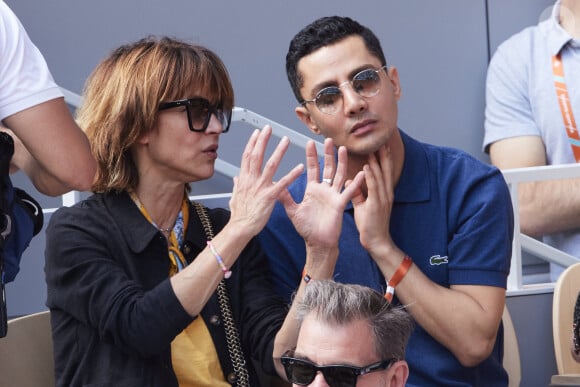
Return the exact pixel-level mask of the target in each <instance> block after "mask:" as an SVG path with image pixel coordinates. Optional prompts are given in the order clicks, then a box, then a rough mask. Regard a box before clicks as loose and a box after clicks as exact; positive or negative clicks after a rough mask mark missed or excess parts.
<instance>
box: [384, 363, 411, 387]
mask: <svg viewBox="0 0 580 387" xmlns="http://www.w3.org/2000/svg"><path fill="white" fill-rule="evenodd" d="M388 374H389V375H390V377H389V382H388V383H387V385H388V386H389V387H405V384H406V383H407V379H408V378H409V365H408V364H407V362H406V361H405V360H399V361H398V362H396V363H395V364H393V365H392V366H391V369H389V373H388Z"/></svg>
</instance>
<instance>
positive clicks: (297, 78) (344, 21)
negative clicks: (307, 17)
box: [286, 16, 387, 103]
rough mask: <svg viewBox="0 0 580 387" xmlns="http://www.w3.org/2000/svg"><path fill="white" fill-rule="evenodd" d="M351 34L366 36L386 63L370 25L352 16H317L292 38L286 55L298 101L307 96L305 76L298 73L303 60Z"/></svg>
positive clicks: (289, 79) (293, 89)
mask: <svg viewBox="0 0 580 387" xmlns="http://www.w3.org/2000/svg"><path fill="white" fill-rule="evenodd" d="M352 35H358V36H360V37H361V38H362V39H363V41H364V43H365V46H366V48H367V49H368V50H369V51H370V52H371V53H372V54H373V55H374V56H376V57H377V58H378V59H379V60H380V61H381V65H383V66H384V65H386V64H387V60H386V59H385V54H384V53H383V49H382V47H381V42H380V41H379V39H378V38H377V36H376V35H375V34H374V33H373V32H372V31H371V30H370V29H369V28H367V27H365V26H363V25H361V24H360V23H358V22H357V21H355V20H353V19H351V18H349V17H341V16H326V17H322V18H320V19H317V20H315V21H313V22H312V23H310V24H309V25H307V26H306V27H304V28H303V29H302V30H301V31H300V32H298V33H297V34H296V35H295V36H294V38H292V40H291V41H290V47H289V48H288V53H287V54H286V75H287V76H288V81H289V82H290V87H291V88H292V91H293V92H294V96H295V97H296V99H297V100H298V102H300V103H302V102H304V98H302V96H301V95H300V88H301V87H302V85H303V81H304V80H303V78H302V75H301V74H299V73H298V62H299V61H300V59H302V58H303V57H305V56H306V55H309V54H311V53H312V52H314V51H316V50H318V49H319V48H321V47H325V46H328V45H331V44H334V43H337V42H339V41H341V40H343V39H345V38H347V37H349V36H352Z"/></svg>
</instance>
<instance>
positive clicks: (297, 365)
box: [280, 352, 397, 387]
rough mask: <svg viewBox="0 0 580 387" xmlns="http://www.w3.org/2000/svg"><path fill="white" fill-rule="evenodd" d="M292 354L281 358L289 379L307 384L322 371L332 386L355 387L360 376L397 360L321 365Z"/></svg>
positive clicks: (387, 366)
mask: <svg viewBox="0 0 580 387" xmlns="http://www.w3.org/2000/svg"><path fill="white" fill-rule="evenodd" d="M291 354H292V353H291V352H288V353H286V354H285V355H284V356H282V357H281V358H280V360H281V361H282V364H283V365H284V370H285V371H286V377H287V378H288V380H289V381H290V382H292V383H294V384H297V385H299V386H307V385H309V384H310V383H312V381H313V380H314V378H316V374H317V373H318V371H320V372H322V375H323V376H324V380H326V383H328V385H329V386H330V387H355V386H356V380H357V378H358V377H359V376H361V375H365V374H368V373H371V372H375V371H382V370H386V369H388V368H389V367H390V366H391V365H392V364H393V363H395V362H396V361H397V359H388V360H382V361H379V362H377V363H373V364H369V365H368V366H365V367H354V366H349V365H326V366H319V365H317V364H314V363H312V362H310V361H308V360H304V359H297V358H295V357H292V356H291Z"/></svg>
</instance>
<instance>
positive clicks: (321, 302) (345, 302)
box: [296, 280, 415, 360]
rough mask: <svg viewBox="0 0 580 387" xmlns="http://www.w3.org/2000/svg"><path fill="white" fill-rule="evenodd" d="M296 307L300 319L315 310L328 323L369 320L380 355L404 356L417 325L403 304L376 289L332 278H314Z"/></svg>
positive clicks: (343, 323) (398, 357) (400, 358)
mask: <svg viewBox="0 0 580 387" xmlns="http://www.w3.org/2000/svg"><path fill="white" fill-rule="evenodd" d="M296 310H297V317H298V319H300V320H303V319H304V318H305V317H306V315H308V314H311V313H312V314H313V315H314V316H315V318H316V319H317V320H319V321H322V322H323V323H325V324H329V325H345V324H349V323H351V322H354V321H358V320H364V321H367V322H368V325H369V328H370V330H371V332H372V335H373V338H374V340H373V341H374V343H375V348H374V350H375V352H376V355H377V356H378V357H379V358H381V359H391V358H395V359H399V360H403V359H404V358H405V348H406V346H407V341H408V340H409V336H410V335H411V331H412V330H413V327H414V326H415V323H414V320H413V318H412V317H411V315H410V314H409V313H408V312H407V311H406V310H405V309H404V308H403V307H393V306H392V305H391V304H390V303H389V302H388V301H387V300H386V299H385V297H384V296H383V295H382V294H380V293H379V292H377V291H375V290H374V289H371V288H369V287H367V286H361V285H353V284H343V283H339V282H335V281H332V280H317V281H311V282H310V283H309V284H308V286H307V287H306V290H305V291H304V295H303V297H302V299H301V301H300V302H298V304H297V305H296Z"/></svg>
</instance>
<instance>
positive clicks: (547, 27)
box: [539, 0, 580, 55]
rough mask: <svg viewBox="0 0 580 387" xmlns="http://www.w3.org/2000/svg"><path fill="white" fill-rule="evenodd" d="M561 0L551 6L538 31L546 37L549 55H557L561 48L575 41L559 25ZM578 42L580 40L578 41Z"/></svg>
mask: <svg viewBox="0 0 580 387" xmlns="http://www.w3.org/2000/svg"><path fill="white" fill-rule="evenodd" d="M560 7H561V0H558V1H557V2H556V4H554V7H553V8H552V14H551V16H550V18H549V19H547V20H545V21H543V22H541V23H540V26H539V27H540V31H542V33H543V34H544V36H545V37H546V42H547V44H548V50H549V51H550V54H551V55H557V54H559V53H560V51H561V50H562V48H564V46H565V45H566V44H568V43H570V42H576V41H575V40H574V39H573V38H572V36H571V35H570V34H569V33H568V32H567V31H566V30H565V29H564V28H562V26H561V25H560ZM578 44H580V42H578Z"/></svg>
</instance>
